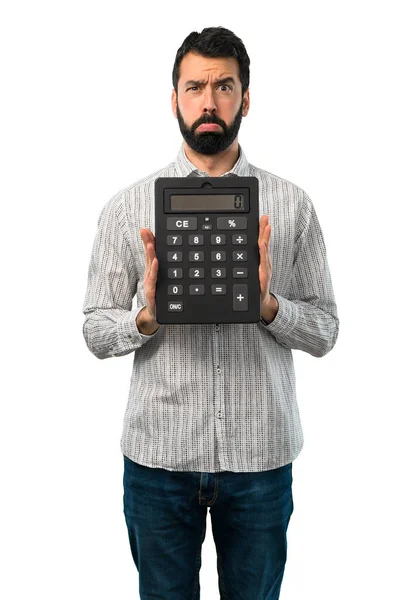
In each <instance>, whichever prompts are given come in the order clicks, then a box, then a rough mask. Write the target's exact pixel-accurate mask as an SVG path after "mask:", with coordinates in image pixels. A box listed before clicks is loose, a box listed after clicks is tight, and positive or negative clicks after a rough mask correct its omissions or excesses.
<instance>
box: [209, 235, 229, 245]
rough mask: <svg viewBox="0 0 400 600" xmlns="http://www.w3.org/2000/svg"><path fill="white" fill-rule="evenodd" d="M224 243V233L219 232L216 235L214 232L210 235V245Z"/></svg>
mask: <svg viewBox="0 0 400 600" xmlns="http://www.w3.org/2000/svg"><path fill="white" fill-rule="evenodd" d="M225 244H226V235H225V234H224V233H219V234H218V235H216V234H214V235H212V236H211V245H212V246H225Z"/></svg>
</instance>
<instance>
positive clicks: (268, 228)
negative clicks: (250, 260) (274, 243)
mask: <svg viewBox="0 0 400 600" xmlns="http://www.w3.org/2000/svg"><path fill="white" fill-rule="evenodd" d="M271 229H272V227H271V225H267V226H266V228H265V231H264V245H265V247H266V249H267V252H269V240H270V237H271Z"/></svg>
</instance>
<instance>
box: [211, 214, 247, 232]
mask: <svg viewBox="0 0 400 600" xmlns="http://www.w3.org/2000/svg"><path fill="white" fill-rule="evenodd" d="M217 229H247V217H217Z"/></svg>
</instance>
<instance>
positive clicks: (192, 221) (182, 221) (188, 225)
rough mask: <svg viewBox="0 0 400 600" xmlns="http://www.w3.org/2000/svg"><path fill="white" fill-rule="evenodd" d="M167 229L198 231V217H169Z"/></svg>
mask: <svg viewBox="0 0 400 600" xmlns="http://www.w3.org/2000/svg"><path fill="white" fill-rule="evenodd" d="M167 229H168V231H171V230H175V231H177V230H179V229H197V217H183V218H182V217H167Z"/></svg>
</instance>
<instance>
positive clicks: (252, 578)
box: [123, 456, 293, 600]
mask: <svg viewBox="0 0 400 600" xmlns="http://www.w3.org/2000/svg"><path fill="white" fill-rule="evenodd" d="M123 485H124V514H125V521H126V525H127V528H128V535H129V543H130V548H131V552H132V557H133V560H134V562H135V565H136V568H137V570H138V572H139V593H140V598H141V600H150V599H151V600H156V599H158V600H199V598H200V583H199V571H200V567H201V547H202V543H203V541H204V538H205V534H206V518H207V506H209V507H210V514H211V524H212V533H213V538H214V542H215V547H216V553H217V570H218V587H219V592H220V597H221V599H226V600H277V599H278V598H279V593H280V588H281V584H282V578H283V573H284V569H285V563H286V550H287V543H286V530H287V527H288V524H289V520H290V517H291V514H292V512H293V498H292V463H289V464H287V465H285V466H283V467H279V468H278V469H273V470H271V471H261V472H256V473H252V472H246V473H234V472H231V471H222V472H219V473H200V472H184V471H167V470H166V469H161V468H150V467H146V466H144V465H140V464H138V463H136V462H133V461H132V460H130V459H129V458H127V457H126V456H124V476H123Z"/></svg>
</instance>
